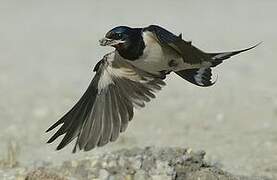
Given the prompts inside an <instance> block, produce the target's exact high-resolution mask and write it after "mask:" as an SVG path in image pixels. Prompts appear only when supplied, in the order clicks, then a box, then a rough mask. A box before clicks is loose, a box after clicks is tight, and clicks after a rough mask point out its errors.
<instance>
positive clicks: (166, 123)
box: [0, 0, 277, 178]
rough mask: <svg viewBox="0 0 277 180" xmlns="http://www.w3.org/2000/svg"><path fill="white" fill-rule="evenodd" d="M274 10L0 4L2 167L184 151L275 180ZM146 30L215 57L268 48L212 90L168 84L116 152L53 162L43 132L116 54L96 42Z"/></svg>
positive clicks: (259, 4) (254, 0)
mask: <svg viewBox="0 0 277 180" xmlns="http://www.w3.org/2000/svg"><path fill="white" fill-rule="evenodd" d="M276 7H277V1H276V0H265V1H258V0H243V1H242V0H233V1H227V0H223V1H222V0H211V1H200V0H198V1H195V0H179V1H178V0H176V1H165V0H164V1H146V0H140V1H128V0H123V1H108V0H102V1H96V0H95V1H93V0H81V1H76V0H75V1H73V0H55V1H51V0H47V1H46V0H45V1H44V0H39V1H37V0H0V99H1V100H0V142H1V143H0V162H1V161H2V165H5V164H7V161H15V162H16V163H19V164H20V165H22V166H32V165H34V164H37V163H38V164H39V163H40V162H42V161H52V162H54V163H57V164H58V163H61V162H62V161H64V160H68V159H78V158H81V157H85V156H90V155H91V154H94V153H97V152H99V151H111V150H113V149H119V148H130V147H137V146H139V147H145V146H152V145H153V146H160V147H163V146H172V147H175V146H181V147H189V148H192V149H193V150H200V149H202V150H205V151H206V152H207V156H206V159H207V160H208V161H210V162H212V163H216V164H219V165H220V166H222V168H223V169H224V170H227V171H229V172H231V173H234V174H240V175H249V176H250V175H261V176H266V177H269V178H274V177H275V178H276V177H277V92H276V88H277V78H276V77H277V76H276V75H277V72H276V66H277V60H276V57H277V55H276V50H277V45H276V41H277V36H276V28H277V22H276V17H277V13H276ZM149 24H159V25H161V26H163V27H165V28H167V29H169V30H170V31H172V32H174V33H176V34H179V33H183V38H184V39H186V40H191V41H192V42H193V44H194V45H196V46H197V47H199V48H201V49H203V50H204V51H210V52H217V51H228V50H238V49H241V48H246V47H249V46H251V45H254V44H256V43H258V42H260V41H263V43H262V44H261V45H260V46H258V47H257V48H255V49H254V50H251V51H249V52H247V53H244V54H241V55H239V56H235V57H233V58H231V59H230V60H228V61H226V62H225V63H223V64H222V65H221V66H219V67H217V68H216V69H215V74H217V75H218V81H217V83H216V84H215V85H214V86H213V87H210V88H199V87H196V86H194V85H192V84H189V83H188V82H185V81H183V80H182V79H180V78H179V77H177V76H175V75H173V74H172V75H170V76H169V78H168V80H167V81H166V83H167V86H166V87H165V88H164V89H163V91H161V92H160V93H159V94H158V96H157V98H156V99H155V100H153V101H152V102H150V103H149V104H147V108H145V109H141V110H140V111H137V112H136V115H135V117H134V119H133V121H132V122H131V123H130V126H129V127H128V129H127V131H126V132H125V133H123V134H121V136H120V138H119V139H118V140H117V141H116V142H115V143H111V144H108V145H107V146H105V147H103V148H98V149H96V150H93V151H90V152H86V153H83V152H81V153H77V154H74V155H73V154H71V150H72V147H73V146H72V145H71V146H69V147H67V148H65V149H63V150H62V151H59V152H57V151H55V148H56V145H57V143H58V142H56V143H54V144H50V145H49V144H46V143H45V142H46V141H47V139H48V138H49V137H50V136H51V134H52V133H48V134H45V133H44V132H45V130H46V129H47V128H48V127H49V126H50V125H51V124H52V123H54V122H55V121H56V120H58V119H59V118H60V117H61V116H62V115H63V114H64V113H65V112H67V111H68V110H69V109H70V108H71V107H72V106H73V105H74V104H75V103H76V101H77V100H78V99H79V98H80V97H81V95H82V93H83V92H84V91H85V89H86V88H87V86H88V84H89V82H90V80H91V79H92V77H93V75H94V73H93V72H92V69H93V67H94V65H95V64H96V62H97V61H98V60H100V59H101V58H102V56H103V55H104V54H105V53H108V52H110V51H112V48H108V47H100V46H99V45H98V40H99V39H100V38H102V37H103V36H104V34H105V33H106V32H107V31H108V30H110V29H111V28H112V27H114V26H118V25H128V26H132V27H143V26H147V25H149ZM13 159H14V160H13ZM0 164H1V163H0ZM0 169H1V168H0ZM1 172H2V171H0V173H1Z"/></svg>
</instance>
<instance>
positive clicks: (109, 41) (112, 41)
mask: <svg viewBox="0 0 277 180" xmlns="http://www.w3.org/2000/svg"><path fill="white" fill-rule="evenodd" d="M124 42H125V41H122V40H115V39H109V38H106V37H105V38H102V39H100V40H99V43H100V46H113V47H114V46H117V45H118V44H122V43H124Z"/></svg>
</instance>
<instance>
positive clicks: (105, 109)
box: [47, 53, 165, 152]
mask: <svg viewBox="0 0 277 180" xmlns="http://www.w3.org/2000/svg"><path fill="white" fill-rule="evenodd" d="M94 70H95V71H96V75H95V77H94V78H93V80H92V81H91V83H90V85H89V87H88V89H87V90H86V92H85V93H84V95H83V96H82V97H81V99H80V100H79V101H78V102H77V103H76V104H75V106H74V107H73V108H72V109H71V110H70V111H69V112H68V113H66V114H65V115H64V116H63V117H62V118H61V119H60V120H59V121H57V122H56V123H55V124H53V125H52V126H51V127H50V128H49V129H48V130H47V132H48V131H51V130H52V129H54V128H56V127H57V126H59V125H62V126H61V127H60V128H59V130H58V131H57V132H56V133H55V134H54V135H53V136H52V137H51V138H50V139H49V141H48V143H51V142H53V141H54V140H55V139H57V138H58V137H59V136H61V135H64V137H63V139H62V141H61V142H60V144H59V145H58V147H57V150H59V149H62V148H63V147H65V146H66V145H67V144H68V143H70V142H71V141H72V140H74V139H75V138H77V141H76V143H75V147H74V149H73V152H76V150H77V149H79V150H85V151H88V150H91V149H93V148H94V147H96V146H103V145H105V144H107V143H108V142H110V141H115V140H116V139H117V138H118V136H119V133H120V132H123V131H125V129H126V128H127V125H128V122H129V121H130V120H131V119H132V118H133V115H134V112H133V110H134V107H144V106H145V102H148V101H150V99H151V98H155V95H154V92H156V91H158V90H160V89H161V87H162V86H164V85H165V83H164V82H163V80H162V79H161V77H157V76H155V75H152V74H149V73H147V72H144V71H142V70H139V69H137V68H135V67H134V66H132V65H131V64H129V63H127V62H125V61H123V60H119V59H116V58H115V55H114V53H110V54H107V55H106V56H104V58H103V59H102V60H101V61H99V62H98V63H97V65H96V67H95V69H94Z"/></svg>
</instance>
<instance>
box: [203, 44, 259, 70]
mask: <svg viewBox="0 0 277 180" xmlns="http://www.w3.org/2000/svg"><path fill="white" fill-rule="evenodd" d="M261 43H262V42H260V43H258V44H256V45H254V46H251V47H249V48H246V49H242V50H238V51H230V52H220V53H206V54H207V55H208V56H210V58H211V59H212V66H211V67H215V66H217V65H219V64H221V63H222V62H223V60H225V59H229V58H230V57H232V56H234V55H237V54H240V53H242V52H245V51H249V50H251V49H253V48H255V47H257V46H258V45H260V44H261Z"/></svg>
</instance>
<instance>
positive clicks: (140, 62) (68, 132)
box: [46, 25, 258, 152]
mask: <svg viewBox="0 0 277 180" xmlns="http://www.w3.org/2000/svg"><path fill="white" fill-rule="evenodd" d="M99 42H100V45H101V46H112V47H114V48H115V50H114V51H112V52H110V53H108V54H106V55H104V57H103V58H102V59H101V60H100V61H99V62H98V63H97V64H96V65H95V67H94V71H95V72H96V73H95V76H94V78H93V79H92V81H91V83H90V85H89V87H88V88H87V90H86V92H85V93H84V94H83V96H82V97H81V98H80V100H79V101H78V102H77V103H76V104H75V105H74V106H73V108H72V109H71V110H70V111H69V112H67V113H66V114H65V115H64V116H63V117H62V118H61V119H60V120H58V121H57V122H56V123H55V124H53V125H52V126H51V127H50V128H49V129H48V130H47V131H46V132H49V131H51V130H53V129H55V128H56V127H58V126H59V125H61V127H60V128H59V129H58V130H57V131H56V133H55V134H54V135H53V136H52V137H51V138H50V139H49V140H48V143H51V142H53V141H54V140H56V139H57V138H58V137H59V136H61V135H64V137H63V138H62V140H61V142H60V144H59V145H58V147H57V150H60V149H62V148H64V147H65V146H66V145H67V144H69V143H70V142H71V141H73V140H74V139H76V142H75V146H74V148H73V152H76V151H77V150H84V151H89V150H91V149H93V148H95V147H97V146H103V145H105V144H107V143H108V142H112V141H115V140H116V139H117V138H118V136H119V134H120V133H121V132H124V131H125V130H126V128H127V126H128V123H129V121H131V120H132V118H133V116H134V108H136V107H144V106H145V103H146V102H149V101H150V100H151V99H152V98H155V93H156V92H157V91H159V90H161V88H162V87H163V86H164V85H165V82H164V80H165V78H166V76H167V75H168V74H170V73H175V74H177V75H178V76H180V77H181V78H183V79H184V80H186V81H188V82H190V83H192V84H194V85H197V86H201V87H208V86H212V85H213V84H214V83H215V81H213V80H212V68H214V67H216V66H217V65H219V64H221V63H222V62H223V61H224V60H226V59H228V58H230V57H232V56H233V55H236V54H239V53H242V52H245V51H248V50H250V49H253V48H254V47H256V46H257V45H258V44H257V45H255V46H252V47H250V48H247V49H242V50H238V51H230V52H220V53H206V52H204V51H202V50H200V49H198V48H197V47H195V46H193V45H192V43H191V42H190V41H185V40H183V39H182V35H181V34H180V35H178V36H177V35H175V34H173V33H171V32H169V31H168V30H166V29H164V28H162V27H160V26H157V25H150V26H148V27H144V28H131V27H127V26H118V27H115V28H113V29H111V30H110V31H109V32H107V33H106V35H105V37H104V38H103V39H101V40H100V41H99Z"/></svg>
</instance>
